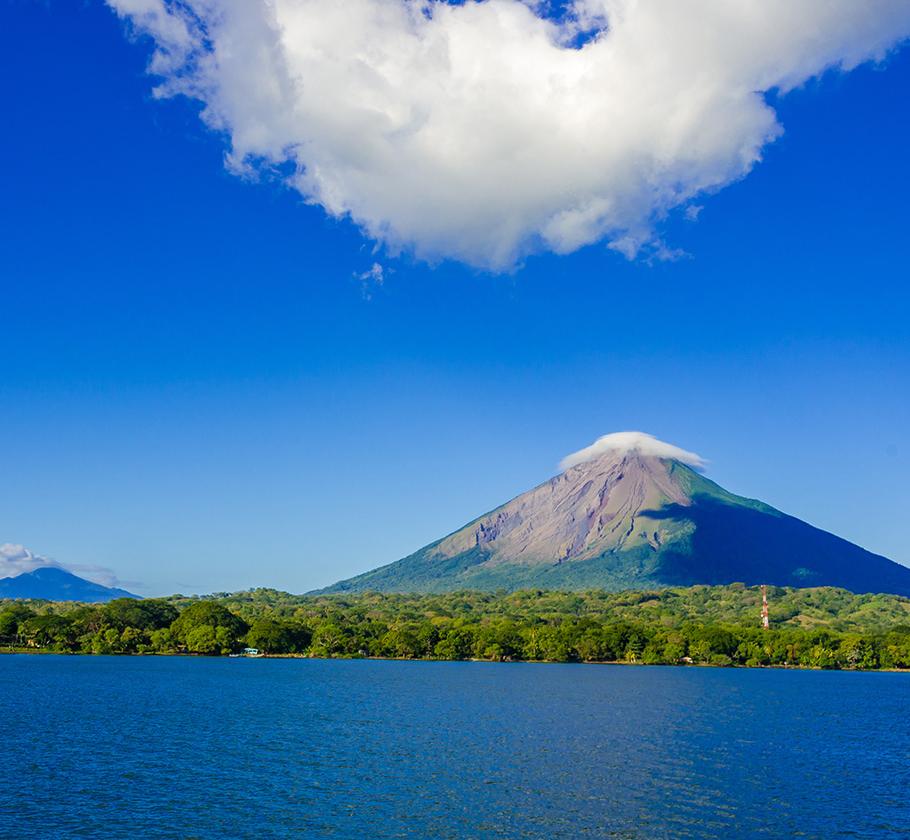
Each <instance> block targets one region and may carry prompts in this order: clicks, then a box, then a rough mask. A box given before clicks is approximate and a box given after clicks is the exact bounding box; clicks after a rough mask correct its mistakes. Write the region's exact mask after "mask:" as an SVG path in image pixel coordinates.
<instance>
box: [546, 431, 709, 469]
mask: <svg viewBox="0 0 910 840" xmlns="http://www.w3.org/2000/svg"><path fill="white" fill-rule="evenodd" d="M608 452H621V453H625V452H638V453H640V454H642V455H648V456H651V457H654V458H667V459H669V460H673V461H679V462H680V463H682V464H688V465H689V466H690V467H695V468H696V469H701V468H702V467H704V466H705V460H704V458H702V457H701V455H696V454H695V453H694V452H687V451H686V450H685V449H680V448H679V447H678V446H674V445H673V444H672V443H665V442H664V441H662V440H658V439H657V438H656V437H654V436H653V435H649V434H646V433H645V432H614V433H613V434H611V435H604V436H603V437H600V438H598V439H597V440H596V441H594V443H592V444H591V445H590V446H588V447H585V448H584V449H579V450H578V452H573V453H572V454H571V455H566V457H565V458H563V459H562V461H560V462H559V468H560V469H562V470H567V469H569V468H570V467H575V466H578V465H579V464H584V463H585V462H587V461H593V460H594V459H595V458H599V457H600V456H601V455H605V454H606V453H608Z"/></svg>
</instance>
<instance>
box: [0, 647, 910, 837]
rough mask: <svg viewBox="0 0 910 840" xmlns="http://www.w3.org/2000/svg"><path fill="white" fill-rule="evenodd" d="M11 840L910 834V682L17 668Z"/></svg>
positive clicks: (681, 671)
mask: <svg viewBox="0 0 910 840" xmlns="http://www.w3.org/2000/svg"><path fill="white" fill-rule="evenodd" d="M0 714H2V717H0V720H2V725H3V740H2V752H0V755H2V758H3V766H4V770H5V772H4V774H3V775H4V780H3V784H2V785H0V836H2V837H4V838H7V837H8V838H69V837H92V838H107V837H124V838H126V837H131V838H132V837H138V838H158V837H161V838H180V837H187V838H188V837H195V838H278V837H302V838H303V837H344V838H347V837H351V838H362V840H369V839H370V838H390V837H426V838H454V837H459V838H460V837H478V838H481V837H489V838H499V837H502V838H513V837H514V838H576V837H617V838H674V840H675V838H686V837H698V838H703V837H704V838H740V837H742V838H749V837H769V838H779V837H820V838H821V837H823V838H832V837H853V838H855V837H869V838H888V837H894V838H898V837H899V838H907V837H910V674H861V673H826V672H805V671H803V672H797V671H788V672H784V671H771V670H755V671H750V670H739V669H737V670H732V669H707V668H660V667H651V668H648V667H621V666H573V665H518V664H515V665H510V664H503V665H493V664H489V665H488V664H479V663H477V664H475V663H425V662H370V661H317V660H266V659H259V660H248V659H195V658H194V659H190V658H170V657H120V658H109V657H76V656H72V657H64V656H2V657H0Z"/></svg>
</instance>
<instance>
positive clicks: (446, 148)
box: [107, 0, 910, 270]
mask: <svg viewBox="0 0 910 840" xmlns="http://www.w3.org/2000/svg"><path fill="white" fill-rule="evenodd" d="M107 2H108V3H109V5H110V6H111V7H113V9H114V10H115V11H116V12H117V13H118V14H119V15H120V16H121V17H122V18H124V19H126V20H127V21H129V23H130V25H131V28H132V30H133V31H134V32H136V33H139V34H143V35H148V36H151V38H152V39H153V40H154V44H155V52H154V55H153V58H152V61H151V65H150V72H151V73H152V74H153V75H155V76H156V77H158V84H157V87H156V94H157V95H158V96H161V97H168V96H175V95H180V94H183V95H187V96H189V97H192V98H194V99H197V100H199V101H201V102H202V103H203V106H204V107H203V110H202V119H203V120H204V121H205V123H206V124H207V125H209V126H210V127H211V128H213V129H216V130H218V131H219V132H223V133H224V135H225V136H226V138H227V139H228V142H229V147H230V150H229V154H228V165H229V166H230V167H231V168H232V169H234V170H236V171H237V172H239V173H246V174H252V173H255V172H256V171H259V170H263V169H265V170H271V171H273V172H275V173H280V176H281V177H283V178H285V179H286V180H287V183H288V184H289V185H290V186H291V187H293V188H294V189H296V190H298V191H299V192H300V193H301V194H302V195H303V196H304V197H305V199H306V200H307V201H308V202H310V203H312V204H318V205H320V206H322V207H323V208H324V209H325V211H326V212H327V213H328V214H329V215H331V216H334V217H339V218H340V217H350V218H351V219H353V220H354V221H355V222H356V223H357V224H358V225H359V226H360V227H361V229H362V230H363V231H364V232H365V233H366V235H368V236H369V237H371V238H373V239H375V240H377V241H379V242H382V243H383V244H384V245H385V246H386V247H387V248H388V249H389V250H390V251H391V252H393V253H394V252H396V251H400V250H407V251H411V252H413V253H415V254H416V255H417V256H418V257H420V258H425V259H430V260H436V259H441V258H453V259H457V260H461V261H463V262H466V263H469V264H472V265H475V266H480V267H484V268H489V269H493V270H507V269H509V268H511V267H512V266H514V265H515V264H516V262H517V261H519V260H520V259H521V258H522V257H523V256H525V255H526V254H529V253H532V252H535V251H541V250H549V251H554V252H557V253H567V252H570V251H573V250H575V249H578V248H580V247H582V246H584V245H588V244H591V243H594V242H599V241H605V242H607V243H608V244H609V246H610V247H612V248H614V249H616V250H618V251H620V252H622V253H624V254H626V255H627V256H629V257H632V256H634V255H635V254H637V253H638V252H640V251H641V250H642V249H646V250H649V251H650V252H651V253H657V254H666V253H669V251H668V249H667V248H666V247H665V246H663V245H662V244H661V243H660V240H659V236H658V234H657V233H656V227H655V226H656V225H657V224H658V223H659V221H660V219H661V218H662V217H664V216H665V215H666V214H667V213H669V212H670V211H671V210H673V209H674V208H676V207H680V206H684V205H686V204H687V203H688V202H689V201H690V200H691V199H693V198H694V197H696V196H698V195H699V194H701V193H704V192H706V191H711V190H716V189H718V188H720V187H722V186H724V185H726V184H729V183H730V182H731V181H734V180H736V179H739V178H742V177H743V176H745V175H746V174H747V173H748V172H749V171H750V170H751V168H752V167H753V166H754V165H755V163H756V162H757V161H759V159H760V157H761V152H762V148H763V147H764V146H765V145H766V144H767V143H768V142H770V141H772V140H774V139H775V138H776V137H777V136H778V135H779V134H780V133H781V131H782V128H781V126H780V124H779V123H778V121H777V118H776V115H775V112H774V110H773V109H772V108H771V107H770V106H769V105H768V103H767V101H766V99H765V96H764V94H765V93H766V92H767V91H770V90H774V89H776V90H779V91H782V92H786V91H788V90H790V89H792V88H793V87H795V86H798V85H800V84H802V83H803V82H805V81H806V80H808V79H810V78H812V77H813V76H817V75H819V74H821V73H823V72H824V71H825V70H827V69H829V68H839V69H841V70H849V69H851V68H853V67H855V66H857V65H858V64H860V63H862V62H865V61H869V60H881V59H883V58H884V57H885V56H886V54H887V52H888V51H889V50H890V49H892V48H893V47H895V46H896V45H897V44H898V43H899V42H900V41H901V40H903V39H904V38H906V37H907V36H908V35H910V3H907V2H905V0H866V1H865V2H862V3H858V2H856V1H855V0H799V2H793V0H725V2H716V0H680V2H672V3H661V2H637V0H573V1H572V2H570V3H568V4H567V10H566V12H565V13H564V14H563V15H562V16H561V17H560V18H558V19H553V18H551V17H547V16H545V15H544V14H543V12H542V10H543V9H545V8H548V7H549V4H546V3H541V2H531V0H487V2H470V0H469V2H466V3H463V4H457V5H456V4H450V3H446V2H441V0H344V2H338V0H179V2H178V0H107Z"/></svg>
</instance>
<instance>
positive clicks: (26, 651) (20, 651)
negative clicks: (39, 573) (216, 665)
mask: <svg viewBox="0 0 910 840" xmlns="http://www.w3.org/2000/svg"><path fill="white" fill-rule="evenodd" d="M0 656H82V657H92V656H107V657H110V658H114V659H121V658H124V659H126V658H137V657H152V656H161V657H167V656H170V657H174V658H178V659H205V660H210V659H312V660H314V661H320V662H336V661H339V662H453V663H455V662H471V663H474V664H482V665H621V666H625V667H633V668H718V669H733V670H740V671H771V670H774V671H841V672H844V673H855V674H910V668H821V667H819V666H817V665H737V664H731V665H715V664H714V663H712V662H650V663H649V662H627V661H625V660H622V659H615V660H585V661H567V662H566V661H559V660H555V659H503V660H495V659H475V658H471V659H430V658H421V659H416V658H411V657H405V656H309V655H308V654H305V653H264V654H260V655H259V656H243V655H240V656H227V655H224V654H221V655H217V656H209V655H206V654H201V653H179V652H174V653H159V652H147V653H82V652H79V651H71V650H36V649H34V648H17V649H10V648H5V649H0Z"/></svg>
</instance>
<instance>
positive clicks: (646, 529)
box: [322, 433, 910, 595]
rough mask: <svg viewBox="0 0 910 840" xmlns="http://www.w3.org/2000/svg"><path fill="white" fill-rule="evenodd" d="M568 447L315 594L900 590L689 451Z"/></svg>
mask: <svg viewBox="0 0 910 840" xmlns="http://www.w3.org/2000/svg"><path fill="white" fill-rule="evenodd" d="M611 437H613V438H615V439H614V441H613V442H612V443H611V442H610V440H609V438H611ZM602 442H605V443H602ZM601 444H602V445H601ZM578 456H580V457H577V458H575V459H574V460H572V461H571V462H570V463H569V464H567V468H566V469H565V471H564V472H562V473H560V474H559V475H557V476H556V477H555V478H552V479H550V480H549V481H547V482H544V483H543V484H541V485H540V486H538V487H535V488H534V489H533V490H530V491H528V492H527V493H524V494H522V495H520V496H518V497H517V498H515V499H513V500H512V501H510V502H508V503H507V504H505V505H502V506H501V507H498V508H496V509H495V510H493V511H491V512H490V513H487V514H485V515H483V516H481V517H480V518H479V519H475V520H474V521H473V522H470V523H468V524H467V525H465V526H464V527H463V528H461V529H459V530H458V531H456V532H455V533H453V534H450V535H449V536H447V537H444V538H443V539H440V540H437V541H436V542H433V543H431V544H430V545H428V546H426V547H424V548H422V549H420V550H419V551H417V552H416V553H414V554H412V555H410V556H409V557H405V558H404V559H403V560H399V561H397V562H396V563H392V564H390V565H387V566H382V567H381V568H378V569H375V570H374V571H371V572H366V573H365V574H362V575H358V576H357V577H353V578H350V579H349V580H344V581H341V582H339V583H336V584H335V585H333V586H330V587H328V588H326V589H324V590H322V591H323V592H353V591H364V590H377V591H385V592H446V591H453V590H458V589H480V590H497V589H505V590H515V589H525V588H540V589H569V590H580V589H588V588H603V589H608V590H614V591H616V590H622V589H633V588H637V589H641V588H652V587H660V586H688V585H693V584H726V583H733V582H737V581H741V582H743V583H746V584H749V585H753V584H759V583H768V584H775V585H779V586H801V587H805V586H839V587H843V588H844V589H849V590H851V591H853V592H860V593H862V592H889V593H894V594H897V595H910V568H907V567H905V566H902V565H900V564H898V563H895V562H893V561H891V560H889V559H887V558H885V557H882V556H880V555H877V554H872V553H871V552H869V551H866V550H865V549H863V548H860V547H859V546H857V545H854V544H853V543H850V542H848V541H847V540H844V539H841V538H840V537H836V536H834V535H833V534H830V533H828V532H826V531H822V530H820V529H818V528H815V527H813V526H811V525H808V524H807V523H805V522H802V521H801V520H799V519H796V518H794V517H792V516H788V515H787V514H785V513H781V512H780V511H779V510H776V509H775V508H773V507H771V506H770V505H766V504H764V503H763V502H759V501H755V500H754V499H747V498H744V497H742V496H737V495H734V494H733V493H729V492H728V491H726V490H724V489H723V488H722V487H720V486H718V485H717V484H715V483H714V482H713V481H710V480H709V479H707V478H705V477H704V476H703V475H701V474H700V472H698V471H697V469H693V466H692V465H693V464H694V465H695V466H698V461H697V456H692V455H691V453H685V452H683V451H682V450H678V449H677V448H676V447H672V446H670V445H669V444H663V443H661V442H660V441H656V440H655V439H653V438H650V437H649V436H647V435H642V434H640V433H622V434H620V435H616V436H608V437H607V438H603V439H602V441H601V442H599V443H598V445H595V447H591V448H589V450H584V451H583V452H581V453H578ZM684 461H688V462H689V463H684Z"/></svg>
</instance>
